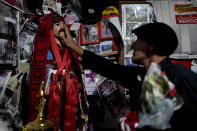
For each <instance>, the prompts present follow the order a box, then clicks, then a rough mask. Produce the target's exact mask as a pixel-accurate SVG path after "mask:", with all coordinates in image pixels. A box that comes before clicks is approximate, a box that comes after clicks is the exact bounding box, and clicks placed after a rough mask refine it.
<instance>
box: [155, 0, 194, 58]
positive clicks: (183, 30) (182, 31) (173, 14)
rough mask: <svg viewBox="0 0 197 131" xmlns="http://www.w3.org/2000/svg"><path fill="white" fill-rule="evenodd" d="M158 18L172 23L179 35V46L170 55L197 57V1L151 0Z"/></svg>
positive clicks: (173, 56) (172, 56)
mask: <svg viewBox="0 0 197 131" xmlns="http://www.w3.org/2000/svg"><path fill="white" fill-rule="evenodd" d="M151 2H152V5H153V8H154V12H155V15H156V20H157V21H158V22H163V23H166V24H168V25H170V26H171V27H172V28H173V29H174V30H175V32H176V34H177V37H178V41H179V43H178V47H177V49H176V50H175V52H174V54H172V55H171V56H170V57H171V58H174V59H196V58H197V45H196V41H197V37H196V34H197V4H196V3H197V1H196V0H160V1H155V0H153V1H151Z"/></svg>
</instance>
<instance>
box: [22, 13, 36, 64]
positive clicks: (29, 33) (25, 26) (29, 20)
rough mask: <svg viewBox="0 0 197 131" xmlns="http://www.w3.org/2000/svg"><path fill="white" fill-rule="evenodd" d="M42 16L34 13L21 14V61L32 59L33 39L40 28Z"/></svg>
mask: <svg viewBox="0 0 197 131" xmlns="http://www.w3.org/2000/svg"><path fill="white" fill-rule="evenodd" d="M39 18H40V16H38V15H32V14H24V13H22V14H21V20H20V30H19V43H18V45H19V48H20V62H23V63H24V62H28V60H31V55H32V52H33V48H34V47H33V46H34V44H33V41H34V37H35V35H36V30H37V28H38V23H39V22H38V21H39Z"/></svg>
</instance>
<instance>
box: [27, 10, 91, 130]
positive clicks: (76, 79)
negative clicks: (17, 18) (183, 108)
mask: <svg viewBox="0 0 197 131" xmlns="http://www.w3.org/2000/svg"><path fill="white" fill-rule="evenodd" d="M63 23H64V19H63V17H61V16H59V15H58V14H56V13H54V12H51V13H50V14H46V15H43V16H42V18H41V23H40V25H39V28H38V30H37V33H36V37H35V43H34V53H33V59H32V67H31V76H30V104H29V105H30V107H29V121H33V120H35V118H36V115H37V111H36V110H35V107H36V106H37V105H38V104H39V99H38V98H37V97H36V96H37V94H38V93H39V85H40V84H41V81H46V80H48V78H49V79H50V80H49V81H50V82H46V83H48V85H46V86H45V87H46V88H47V89H45V90H48V94H47V93H46V94H47V95H48V100H47V109H46V112H45V114H46V118H47V119H48V120H50V121H53V122H54V123H55V127H56V130H59V129H61V130H69V131H75V130H79V131H81V130H82V129H83V128H85V129H87V121H88V119H87V112H88V110H87V105H86V104H87V103H86V99H85V97H86V94H85V92H84V88H83V84H82V79H81V73H80V66H79V61H78V57H77V55H76V54H75V53H74V52H72V51H70V50H68V49H67V48H65V47H64V46H62V45H60V44H61V43H56V42H57V40H58V39H56V38H57V34H56V33H57V32H59V30H58V25H60V24H62V25H63ZM52 28H53V30H52ZM47 70H53V71H52V73H51V75H50V76H48V77H47V74H50V73H47ZM46 92H47V91H46Z"/></svg>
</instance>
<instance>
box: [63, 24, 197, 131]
mask: <svg viewBox="0 0 197 131" xmlns="http://www.w3.org/2000/svg"><path fill="white" fill-rule="evenodd" d="M133 33H134V34H135V35H136V36H137V40H136V41H135V42H134V43H133V44H132V47H131V48H132V49H133V57H132V62H133V63H136V64H140V65H143V67H141V66H135V67H126V66H122V65H119V64H114V63H112V62H110V61H108V60H106V59H105V58H103V57H100V56H98V55H95V54H93V53H91V52H89V51H87V50H83V49H82V48H80V47H78V46H77V45H76V44H75V43H74V41H73V40H72V37H71V36H70V34H69V32H68V29H67V28H66V35H67V37H66V38H65V37H64V33H61V34H60V37H61V38H62V40H63V42H64V43H65V45H66V46H67V47H69V48H71V49H72V50H74V51H75V52H76V53H77V54H78V55H79V56H81V57H82V65H83V67H84V68H89V69H91V70H93V71H94V72H96V73H99V74H101V75H103V76H105V77H108V78H109V79H112V80H114V81H115V82H117V83H119V84H120V85H122V86H124V87H125V88H128V89H129V90H130V91H131V92H134V93H133V94H135V96H136V97H138V99H139V97H140V93H141V87H142V82H143V78H144V76H145V74H146V70H147V69H148V68H149V66H150V63H151V62H155V63H158V64H159V65H160V66H161V70H162V71H165V72H166V75H167V77H168V78H169V80H170V81H172V82H173V83H174V84H175V86H176V89H177V92H178V93H179V94H180V95H181V96H182V98H183V100H184V105H183V106H182V108H181V109H180V110H178V111H175V112H174V114H173V116H172V119H171V121H170V124H171V128H170V129H169V130H175V131H178V130H188V129H190V128H191V129H192V128H193V129H195V128H196V127H195V124H194V123H195V121H196V120H197V112H196V110H197V82H196V81H197V78H196V76H195V74H194V73H193V72H192V71H190V70H189V69H187V68H186V67H183V66H181V65H178V64H172V63H171V62H170V59H169V56H170V55H171V54H172V53H173V52H174V51H175V49H176V48H177V45H178V39H177V36H176V33H175V32H174V31H173V30H172V28H171V27H169V26H168V25H166V24H164V23H149V24H145V25H142V26H140V27H138V28H136V29H135V30H133ZM131 106H132V105H131ZM133 106H134V107H133V109H132V110H137V111H138V110H139V107H136V106H139V105H133Z"/></svg>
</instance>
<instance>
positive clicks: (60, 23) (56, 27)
mask: <svg viewBox="0 0 197 131" xmlns="http://www.w3.org/2000/svg"><path fill="white" fill-rule="evenodd" d="M64 27H65V24H64V22H63V21H57V22H55V23H53V34H54V36H55V37H56V38H59V30H60V29H61V28H64Z"/></svg>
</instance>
